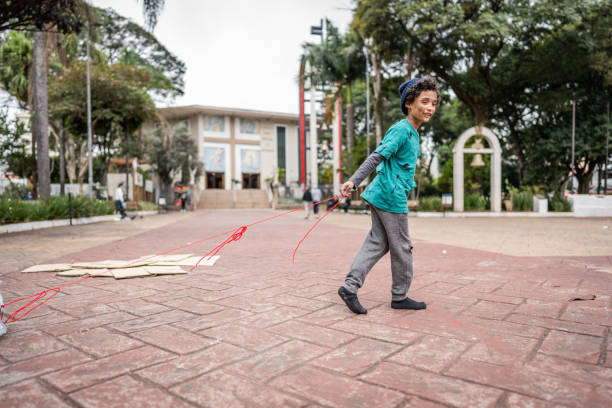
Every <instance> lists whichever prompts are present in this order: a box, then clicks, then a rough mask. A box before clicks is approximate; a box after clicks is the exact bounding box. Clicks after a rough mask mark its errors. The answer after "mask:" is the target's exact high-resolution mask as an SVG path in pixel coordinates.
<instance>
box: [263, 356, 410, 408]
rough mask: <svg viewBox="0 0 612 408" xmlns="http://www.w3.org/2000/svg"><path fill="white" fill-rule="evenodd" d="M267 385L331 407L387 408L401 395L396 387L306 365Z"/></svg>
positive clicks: (402, 396)
mask: <svg viewBox="0 0 612 408" xmlns="http://www.w3.org/2000/svg"><path fill="white" fill-rule="evenodd" d="M270 385H272V386H274V387H276V388H278V389H282V390H284V391H287V392H291V393H293V394H297V395H300V396H302V397H304V398H307V399H309V400H312V401H315V402H317V403H318V404H321V405H324V406H332V407H346V408H358V407H359V408H361V407H377V408H386V407H389V408H391V407H396V406H397V405H398V404H399V403H400V402H401V401H402V400H403V399H404V395H403V394H401V393H399V392H397V391H393V390H389V389H385V388H383V387H378V386H376V385H372V384H367V383H364V382H362V381H359V380H356V379H353V378H347V377H343V376H339V375H333V374H330V373H328V372H326V371H323V370H319V369H317V368H314V367H309V366H306V367H300V368H299V369H297V370H295V371H292V372H290V373H287V374H284V375H282V376H280V377H278V378H275V379H274V380H272V381H271V383H270ZM339 390H341V391H339Z"/></svg>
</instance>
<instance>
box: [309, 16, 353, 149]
mask: <svg viewBox="0 0 612 408" xmlns="http://www.w3.org/2000/svg"><path fill="white" fill-rule="evenodd" d="M355 36H356V34H355V33H352V32H350V31H349V32H347V33H346V34H344V35H342V34H341V33H340V32H339V31H338V29H337V28H336V27H335V26H334V25H333V24H332V23H331V22H329V21H328V22H327V37H326V38H325V41H324V42H323V43H322V44H316V43H306V44H305V45H304V49H305V52H306V56H307V59H308V61H309V62H310V64H311V66H312V67H313V68H314V71H315V73H314V75H313V76H314V77H313V82H314V83H318V84H320V85H325V84H328V85H329V84H332V85H339V86H338V89H337V90H336V92H335V94H334V95H333V97H332V98H331V99H333V100H335V99H336V97H337V96H338V95H340V94H341V93H342V92H343V91H344V94H345V96H346V97H345V100H346V140H347V150H348V151H351V150H352V149H353V145H354V143H355V132H354V122H355V111H354V105H353V97H352V85H353V82H354V81H355V80H356V79H357V78H361V77H363V75H364V72H365V56H364V54H363V44H362V43H361V42H360V41H359V39H358V38H356V37H355Z"/></svg>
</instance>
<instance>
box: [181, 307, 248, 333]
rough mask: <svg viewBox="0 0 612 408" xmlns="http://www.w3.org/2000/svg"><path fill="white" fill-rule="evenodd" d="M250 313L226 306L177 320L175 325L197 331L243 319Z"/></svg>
mask: <svg viewBox="0 0 612 408" xmlns="http://www.w3.org/2000/svg"><path fill="white" fill-rule="evenodd" d="M252 315H253V313H251V312H245V311H244V310H238V309H230V308H226V309H224V310H221V311H220V312H217V313H212V314H208V315H204V316H200V317H196V318H195V319H190V320H188V321H184V322H178V323H176V324H175V326H178V327H182V328H185V329H187V330H191V331H198V330H203V329H208V328H210V327H215V326H221V325H223V324H225V323H229V322H232V321H234V320H239V319H245V318H247V317H248V316H252Z"/></svg>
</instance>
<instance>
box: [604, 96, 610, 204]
mask: <svg viewBox="0 0 612 408" xmlns="http://www.w3.org/2000/svg"><path fill="white" fill-rule="evenodd" d="M607 107H608V108H607V112H608V126H607V127H606V167H605V172H604V176H605V179H604V195H607V194H608V160H609V157H610V152H609V150H608V145H609V140H610V102H608V105H607Z"/></svg>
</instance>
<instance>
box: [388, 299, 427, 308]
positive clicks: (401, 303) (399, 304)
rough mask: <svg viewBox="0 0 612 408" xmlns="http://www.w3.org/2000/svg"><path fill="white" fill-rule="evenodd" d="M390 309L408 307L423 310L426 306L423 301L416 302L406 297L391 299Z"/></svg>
mask: <svg viewBox="0 0 612 408" xmlns="http://www.w3.org/2000/svg"><path fill="white" fill-rule="evenodd" d="M391 308H392V309H409V310H423V309H426V308H427V305H426V304H425V302H417V301H415V300H412V299H410V298H408V297H407V298H406V299H404V300H400V301H396V300H394V301H392V302H391Z"/></svg>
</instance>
